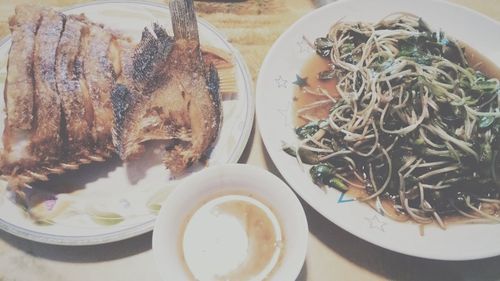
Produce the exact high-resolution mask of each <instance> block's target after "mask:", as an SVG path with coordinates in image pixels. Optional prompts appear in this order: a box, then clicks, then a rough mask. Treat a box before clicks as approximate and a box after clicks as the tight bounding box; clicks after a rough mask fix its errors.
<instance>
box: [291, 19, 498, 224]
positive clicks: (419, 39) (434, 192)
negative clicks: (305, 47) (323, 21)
mask: <svg viewBox="0 0 500 281" xmlns="http://www.w3.org/2000/svg"><path fill="white" fill-rule="evenodd" d="M315 48H316V53H317V54H318V55H320V56H322V57H324V58H325V59H330V60H331V61H330V63H329V64H330V65H332V68H331V69H330V70H326V71H321V72H319V73H318V79H319V80H331V79H338V81H337V83H338V84H337V88H338V89H339V91H340V94H341V95H340V98H339V99H338V100H336V101H330V100H328V99H327V98H325V100H326V101H327V102H318V103H317V106H318V107H320V106H325V104H328V106H329V116H328V117H326V118H325V119H323V120H319V121H314V122H310V123H308V124H306V125H304V126H301V127H299V128H297V129H296V134H297V136H298V137H299V138H300V139H301V140H302V142H301V144H302V145H301V146H300V147H299V148H298V149H293V153H292V151H291V149H288V151H287V150H286V151H287V152H288V153H289V154H291V155H294V156H296V157H300V159H301V160H302V162H303V163H305V164H311V165H313V166H312V167H311V168H310V170H309V172H310V175H311V178H312V180H313V181H314V182H315V183H316V184H317V185H319V186H328V187H331V188H335V189H338V190H340V191H346V190H348V189H349V188H354V187H356V186H358V187H359V185H358V184H357V183H358V182H359V181H363V183H362V185H363V186H364V187H365V190H366V192H367V193H368V195H367V196H366V197H364V198H362V200H371V199H375V198H379V199H380V198H390V199H391V200H393V202H394V206H393V207H394V208H395V209H396V210H397V211H398V212H402V213H405V214H407V215H408V216H409V218H411V219H413V220H415V221H417V222H419V223H430V222H432V221H437V222H438V223H439V224H440V225H441V226H442V227H444V224H443V223H442V220H441V216H448V215H456V214H463V213H471V214H472V213H473V214H474V216H479V217H481V218H482V219H484V218H486V219H493V220H495V221H500V215H498V216H497V214H494V216H493V217H492V215H491V214H489V213H486V212H483V211H482V209H481V207H482V206H486V205H488V204H489V206H490V207H491V206H493V208H496V209H500V180H499V176H498V175H497V174H498V173H499V170H500V160H498V158H499V157H498V154H499V150H500V137H499V134H500V122H497V120H498V119H500V109H499V108H500V107H499V106H500V105H499V102H500V97H499V96H500V82H499V80H498V79H497V78H492V77H488V76H486V75H485V74H484V73H481V72H480V71H477V70H475V69H473V68H472V67H471V66H469V63H468V61H467V57H466V50H464V48H463V46H462V45H461V44H460V43H459V42H457V41H455V40H453V39H451V38H449V37H447V36H446V34H445V33H444V32H443V31H433V30H432V29H431V28H430V27H429V26H428V25H427V24H426V23H425V22H424V21H423V20H422V19H421V18H418V17H414V16H411V15H408V14H401V15H397V16H392V17H389V18H386V19H384V20H383V21H381V22H379V23H375V24H369V23H346V22H339V23H337V24H335V25H334V26H333V27H332V28H331V30H330V32H329V34H328V35H327V36H325V37H320V38H318V39H316V40H315ZM323 90H324V91H326V90H325V89H323ZM318 93H322V92H321V91H318V92H317V93H316V94H318ZM308 110H310V108H308ZM303 117H304V116H303ZM296 151H298V155H296V154H297V153H296Z"/></svg>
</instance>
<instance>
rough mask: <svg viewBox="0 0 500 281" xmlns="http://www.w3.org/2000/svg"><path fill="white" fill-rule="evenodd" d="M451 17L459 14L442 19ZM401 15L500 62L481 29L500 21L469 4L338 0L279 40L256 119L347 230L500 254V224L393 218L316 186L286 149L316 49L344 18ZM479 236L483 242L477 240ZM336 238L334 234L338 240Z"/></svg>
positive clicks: (309, 197)
mask: <svg viewBox="0 0 500 281" xmlns="http://www.w3.org/2000/svg"><path fill="white" fill-rule="evenodd" d="M443 11H446V14H450V15H454V16H453V17H446V16H443ZM396 12H409V13H412V14H415V15H417V16H420V17H422V18H423V19H424V20H425V21H426V22H427V23H428V24H429V25H430V26H432V27H434V28H435V29H442V30H444V31H445V32H446V33H447V34H448V35H450V36H451V37H453V38H456V39H458V40H460V41H462V42H465V43H467V44H468V45H470V46H471V47H472V48H474V49H475V50H477V51H478V52H479V53H481V54H483V55H484V56H486V57H487V58H488V59H490V60H491V61H492V62H493V63H495V64H496V65H497V66H498V65H500V52H499V51H498V50H497V49H496V47H495V46H497V45H498V44H499V43H500V39H499V38H498V37H496V36H491V35H490V34H487V33H483V32H477V30H500V25H499V24H498V23H497V22H495V21H493V20H491V19H489V18H487V17H485V16H483V15H481V14H479V13H477V12H474V11H471V10H469V9H466V8H463V7H460V6H457V5H454V4H451V3H448V2H444V1H432V0H426V1H419V2H410V1H394V0H384V1H366V0H352V1H339V2H336V3H333V4H331V5H327V6H324V7H322V8H320V9H318V10H315V11H313V12H312V13H310V14H308V15H306V16H304V17H303V18H301V19H300V20H298V21H297V22H296V23H295V24H294V25H292V26H291V27H290V28H289V29H288V30H287V31H286V32H284V33H283V34H282V36H281V37H280V38H279V39H278V40H277V41H276V42H275V44H274V45H273V47H272V48H271V50H270V52H269V53H268V55H267V57H266V59H265V60H264V63H263V66H262V69H261V72H260V73H259V78H258V82H257V89H256V91H257V120H258V126H259V129H260V131H261V134H262V137H263V140H264V144H265V146H266V148H267V150H268V152H269V154H270V156H271V158H272V160H273V162H274V163H275V164H276V166H277V167H278V169H279V171H280V172H281V174H282V175H283V176H284V178H285V179H286V180H287V181H288V183H289V184H290V185H291V186H292V187H293V188H294V190H295V191H296V192H297V193H298V194H299V195H300V196H301V197H302V198H303V199H304V200H306V201H307V202H308V203H309V204H310V205H311V206H312V207H313V208H315V209H316V210H317V211H318V212H320V213H321V214H322V215H324V216H325V217H326V218H328V219H329V220H330V221H332V222H333V223H335V224H337V225H339V226H340V227H342V228H344V229H345V230H347V231H348V232H350V233H352V234H354V235H356V236H358V237H360V238H362V239H364V240H367V241H369V242H371V243H374V244H376V245H379V246H381V247H384V248H387V249H390V250H393V251H396V252H400V253H404V254H408V255H413V256H418V257H424V258H431V259H442V260H467V259H478V258H485V257H490V256H495V255H498V254H500V247H496V246H494V245H498V244H499V243H498V242H499V238H498V234H499V233H500V226H499V225H497V224H474V225H471V224H467V225H464V224H451V225H449V227H448V228H447V229H446V230H442V229H440V228H439V227H437V226H427V227H425V228H424V231H423V235H422V231H421V230H419V225H418V224H415V223H399V222H395V221H393V220H391V219H389V218H387V217H385V216H383V215H381V214H378V213H377V212H376V211H374V210H373V209H372V208H370V207H369V206H368V205H366V204H362V203H359V202H355V201H356V200H355V199H354V198H352V197H350V196H349V195H346V194H345V193H341V192H339V191H336V190H330V191H328V192H327V193H326V194H325V192H324V191H323V190H321V189H319V188H318V187H317V186H315V185H314V184H313V183H312V181H311V178H310V177H309V174H308V172H307V171H306V170H304V169H302V168H301V166H300V165H299V164H298V163H297V161H296V159H294V158H293V157H290V156H289V155H288V154H286V153H285V152H283V150H282V144H283V142H286V143H292V144H293V143H294V142H295V143H296V141H297V139H296V136H295V134H294V131H293V128H294V122H293V115H292V114H293V93H294V90H295V88H294V87H297V85H296V84H297V83H300V81H299V78H300V77H298V76H297V74H299V73H300V71H301V69H302V68H303V66H304V63H305V62H306V61H307V60H308V59H309V58H310V57H311V56H313V55H314V49H313V48H311V47H310V42H313V41H314V39H316V38H317V37H322V36H324V35H325V34H326V33H327V32H328V30H329V28H330V26H331V25H333V24H334V23H335V22H337V21H339V20H343V21H365V22H377V21H379V20H380V19H382V18H384V17H385V16H387V15H389V14H392V13H396ZM472 237H481V239H472ZM332 239H333V238H332Z"/></svg>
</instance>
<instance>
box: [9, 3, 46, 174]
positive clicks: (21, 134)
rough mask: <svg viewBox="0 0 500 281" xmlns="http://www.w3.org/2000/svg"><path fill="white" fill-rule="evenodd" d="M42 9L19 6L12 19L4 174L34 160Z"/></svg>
mask: <svg viewBox="0 0 500 281" xmlns="http://www.w3.org/2000/svg"><path fill="white" fill-rule="evenodd" d="M40 12H41V10H40V8H39V7H36V6H32V5H20V6H17V7H16V10H15V14H14V15H13V16H12V17H10V19H9V27H10V31H11V34H12V44H11V47H10V51H9V60H8V66H7V80H6V83H5V88H4V99H5V107H6V114H7V116H6V119H5V128H4V132H3V137H2V140H3V151H2V154H1V161H0V171H1V172H2V174H11V173H12V172H13V170H14V169H15V165H14V163H17V162H21V161H22V162H24V163H25V164H26V165H30V164H33V163H34V162H35V159H33V158H32V157H31V155H30V152H29V151H28V147H29V143H30V138H31V129H32V126H33V124H32V123H33V100H34V96H35V81H34V78H33V54H34V50H35V37H36V31H37V29H38V26H39V23H40V17H41V13H40Z"/></svg>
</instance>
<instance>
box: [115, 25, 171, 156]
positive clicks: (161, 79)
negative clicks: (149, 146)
mask: <svg viewBox="0 0 500 281" xmlns="http://www.w3.org/2000/svg"><path fill="white" fill-rule="evenodd" d="M153 30H154V33H155V34H152V33H151V32H150V31H149V30H148V29H147V28H146V29H144V31H143V33H142V38H141V41H140V43H139V44H138V45H137V47H136V48H135V49H133V50H129V51H128V52H125V53H124V56H123V59H122V65H123V67H122V77H121V78H120V80H119V82H118V84H117V85H116V87H115V88H114V89H113V92H112V93H111V100H112V104H113V111H114V120H115V124H114V127H113V143H114V145H115V148H116V152H117V153H118V154H119V155H120V157H121V158H122V159H131V158H134V157H135V156H137V155H139V154H140V153H142V152H143V151H144V145H143V142H144V141H147V140H153V139H162V140H166V139H172V138H174V137H175V136H173V135H172V134H171V132H169V131H168V130H167V129H166V128H164V127H165V123H166V122H165V120H166V118H165V116H163V114H168V112H169V111H170V105H169V106H167V107H166V106H165V105H168V103H166V101H165V99H166V98H167V96H168V95H164V96H163V97H161V96H160V99H161V101H158V97H156V94H155V92H157V91H156V90H157V89H158V88H160V87H162V85H163V84H164V83H165V82H166V81H167V80H168V79H169V77H168V68H166V67H165V65H166V63H167V59H168V57H169V54H170V51H171V49H172V47H173V42H174V40H173V38H172V37H170V36H168V34H167V33H166V31H165V30H164V29H163V28H161V27H160V26H158V25H157V24H155V25H154V27H153ZM160 94H161V93H160ZM162 101H163V103H162ZM153 104H157V106H156V107H155V106H154V105H153ZM167 127H171V126H170V125H169V124H167Z"/></svg>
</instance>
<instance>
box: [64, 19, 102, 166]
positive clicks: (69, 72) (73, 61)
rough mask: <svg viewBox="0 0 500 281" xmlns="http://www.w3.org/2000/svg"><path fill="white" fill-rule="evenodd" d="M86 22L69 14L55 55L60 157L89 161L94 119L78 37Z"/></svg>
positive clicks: (71, 161) (76, 161) (77, 161)
mask: <svg viewBox="0 0 500 281" xmlns="http://www.w3.org/2000/svg"><path fill="white" fill-rule="evenodd" d="M84 28H85V24H84V23H82V22H81V21H79V20H78V18H76V17H73V16H70V17H68V18H67V20H66V24H65V26H64V31H63V33H62V35H61V39H60V41H59V45H58V48H57V56H56V68H55V69H56V80H57V89H58V91H59V96H60V98H61V105H62V113H63V117H64V121H65V122H64V124H63V127H62V128H61V130H62V131H61V133H62V135H63V139H64V144H63V146H64V156H63V160H64V161H65V162H68V164H71V163H88V162H89V159H88V156H90V155H92V154H93V149H92V148H93V145H94V143H93V138H92V135H91V134H90V133H89V132H91V130H92V126H93V122H94V109H93V107H92V101H91V99H90V96H89V93H88V89H87V86H86V84H85V83H86V81H85V79H84V77H83V59H84V58H83V57H82V56H81V55H80V50H81V49H80V41H81V40H82V39H83V38H82V31H83V29H84Z"/></svg>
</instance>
